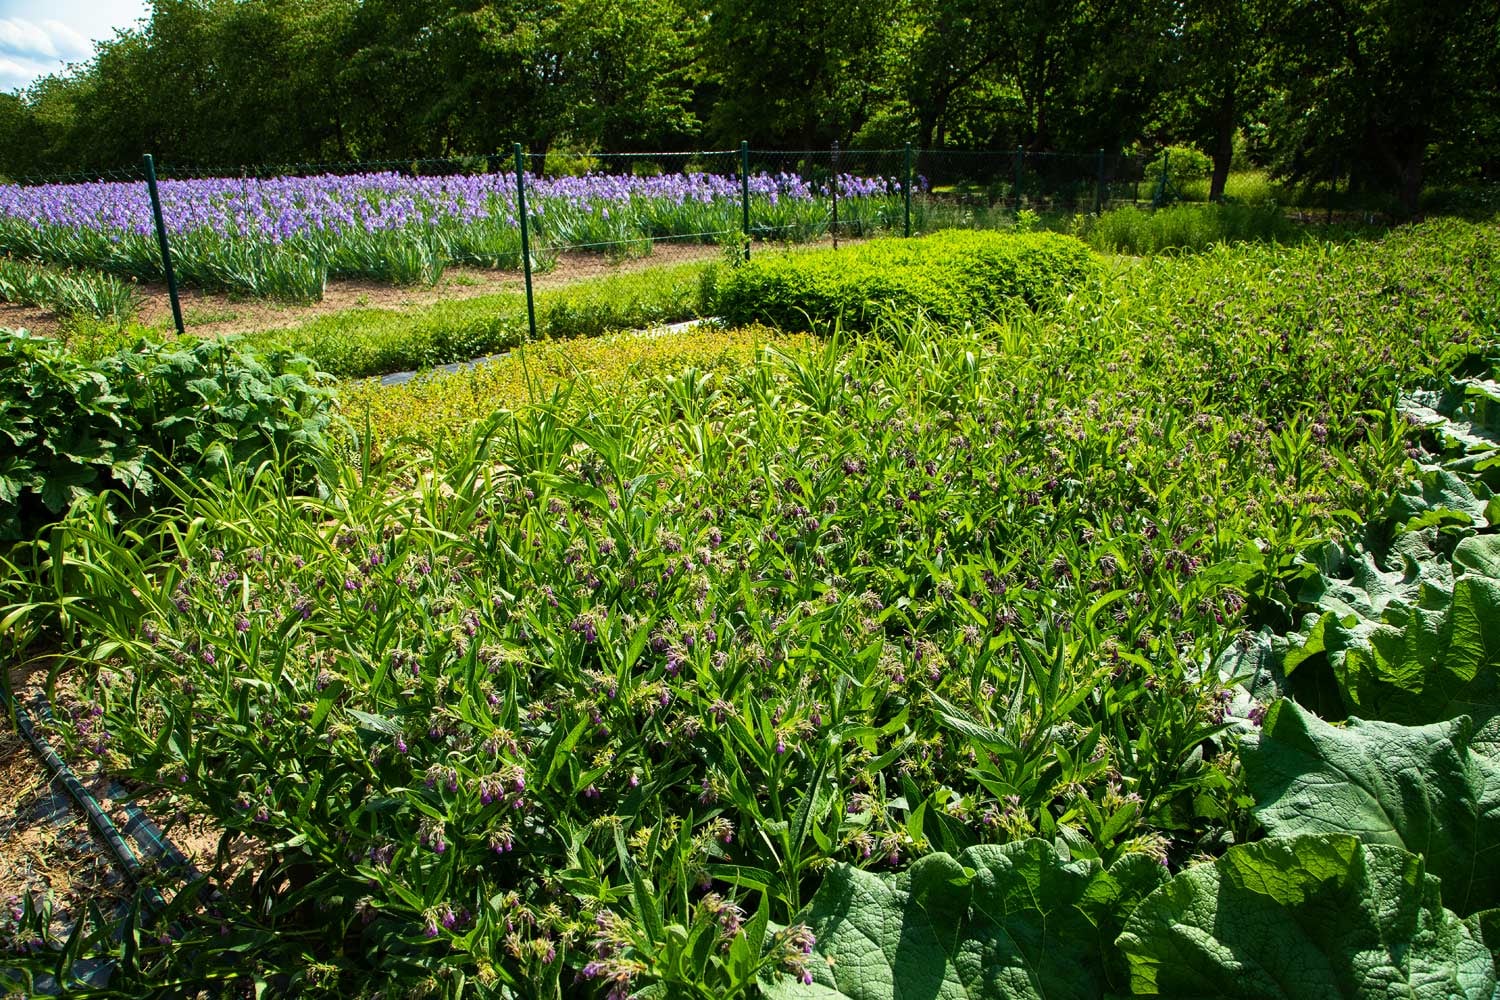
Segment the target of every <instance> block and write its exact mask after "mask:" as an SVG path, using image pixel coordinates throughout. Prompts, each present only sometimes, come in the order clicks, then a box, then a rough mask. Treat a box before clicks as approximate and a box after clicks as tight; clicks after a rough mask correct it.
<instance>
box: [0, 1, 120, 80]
mask: <svg viewBox="0 0 1500 1000" xmlns="http://www.w3.org/2000/svg"><path fill="white" fill-rule="evenodd" d="M146 14H147V4H146V0H0V90H15V89H17V88H22V87H26V86H29V85H30V84H31V83H32V81H33V80H35V79H36V78H37V77H40V76H44V75H46V74H48V73H58V72H62V71H63V70H65V69H66V67H67V65H68V64H69V63H80V62H85V61H87V60H88V59H90V58H92V57H93V54H94V42H95V41H104V40H107V39H109V38H112V37H114V34H115V32H116V31H117V30H119V29H121V28H129V27H131V26H133V25H135V24H137V23H139V21H140V19H141V18H142V17H144V16H145V15H146Z"/></svg>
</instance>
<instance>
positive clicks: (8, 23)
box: [0, 17, 62, 59]
mask: <svg viewBox="0 0 1500 1000" xmlns="http://www.w3.org/2000/svg"><path fill="white" fill-rule="evenodd" d="M52 23H53V24H56V23H57V22H55V21H54V22H52ZM0 54H3V55H8V56H11V57H15V56H40V57H42V58H44V59H61V58H62V53H60V52H58V51H57V46H56V44H54V43H53V41H52V35H51V33H50V32H48V31H47V29H46V28H44V27H42V26H41V25H40V24H37V23H36V22H35V21H28V20H26V19H25V18H24V17H6V18H0Z"/></svg>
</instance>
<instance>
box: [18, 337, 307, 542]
mask: <svg viewBox="0 0 1500 1000" xmlns="http://www.w3.org/2000/svg"><path fill="white" fill-rule="evenodd" d="M318 381H319V379H318V376H317V375H316V373H315V372H314V371H313V369H312V366H311V364H310V362H308V361H307V359H305V358H297V357H292V356H289V355H284V354H278V355H272V356H269V357H266V358H257V357H255V356H254V355H252V354H249V353H246V352H245V351H244V350H242V349H241V348H240V347H239V346H238V345H236V344H234V343H232V342H227V341H218V342H214V341H201V342H198V343H195V344H193V345H192V346H190V347H184V346H182V345H181V344H177V345H165V344H159V343H152V342H150V341H141V342H139V343H137V344H136V345H135V346H134V347H132V348H129V349H126V350H122V351H119V352H117V353H115V354H112V355H110V356H108V357H106V358H104V359H102V360H100V361H98V362H89V361H86V360H84V359H82V358H81V357H79V356H78V355H76V354H74V353H72V352H71V351H69V350H68V349H67V348H66V347H65V346H63V345H62V344H59V343H58V342H56V341H52V340H48V339H45V338H41V337H33V336H30V335H29V334H26V333H24V332H11V331H3V330H0V435H3V436H4V437H5V438H7V439H8V445H9V446H8V447H7V448H6V449H5V450H4V451H3V452H0V539H3V540H8V541H9V540H16V539H20V538H27V537H31V536H32V535H34V534H35V533H36V531H37V529H39V528H40V527H41V526H43V525H45V524H48V523H50V522H52V521H55V520H56V519H57V518H58V516H60V515H61V514H62V513H63V512H64V511H66V510H67V508H68V507H69V506H70V505H71V504H72V503H73V501H75V500H77V499H79V498H82V497H87V496H93V495H96V494H99V493H102V492H104V491H106V490H111V491H118V492H119V494H120V496H121V498H122V501H123V502H125V503H127V504H130V505H132V506H142V505H149V503H150V502H151V501H152V500H153V499H154V498H155V496H156V494H157V489H156V486H157V481H158V480H159V479H160V478H162V477H163V476H165V475H173V476H181V477H183V478H186V479H192V480H203V479H212V478H214V477H216V476H217V475H218V474H219V473H220V472H221V471H222V470H223V469H224V468H225V467H226V466H227V465H241V464H255V463H258V462H260V461H263V460H265V459H269V458H276V459H278V460H279V462H280V464H281V467H282V468H284V469H285V470H286V475H287V477H288V483H289V485H292V486H294V487H296V488H306V487H308V486H311V485H312V484H313V482H314V480H315V479H316V477H317V470H318V468H319V463H320V462H321V460H322V456H323V454H324V445H325V437H324V435H325V432H326V431H327V430H328V428H329V425H330V423H331V422H332V421H333V419H334V417H333V408H332V404H333V397H332V393H331V391H330V390H329V389H327V388H325V387H322V386H320V385H319V384H318Z"/></svg>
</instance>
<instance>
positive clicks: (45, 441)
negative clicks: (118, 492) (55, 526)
mask: <svg viewBox="0 0 1500 1000" xmlns="http://www.w3.org/2000/svg"><path fill="white" fill-rule="evenodd" d="M125 406H126V400H125V399H124V398H123V397H121V396H118V395H115V394H113V393H112V391H111V386H110V383H109V380H108V379H107V378H105V376H104V375H103V374H102V373H100V372H97V371H94V370H92V369H91V368H90V367H89V366H87V365H85V364H83V363H81V362H79V361H77V360H75V359H74V358H73V357H72V356H70V355H69V354H68V353H67V352H66V351H65V350H62V349H61V348H59V347H58V345H57V344H56V343H55V342H53V341H50V340H44V339H41V338H36V337H30V336H27V335H26V334H25V333H10V332H8V331H3V330H0V434H3V435H4V438H5V443H6V447H5V449H4V451H3V453H0V541H12V540H15V539H18V538H26V537H29V536H31V535H32V534H33V533H34V532H35V531H36V529H37V528H38V527H40V526H41V525H42V524H45V523H47V522H49V521H54V520H56V519H57V518H58V517H59V516H61V515H62V514H63V513H64V512H65V511H66V510H67V508H68V506H69V505H70V504H71V503H72V502H73V501H74V500H76V499H78V498H79V497H82V496H88V495H90V494H93V493H97V492H100V491H101V490H106V489H125V490H142V491H147V490H149V489H150V485H151V480H150V476H149V474H148V473H147V471H146V463H145V454H144V449H143V446H142V444H141V442H140V441H139V439H138V437H137V434H136V431H135V427H133V426H132V425H131V424H130V423H129V422H127V420H126V419H125V418H124V417H122V410H124V408H125Z"/></svg>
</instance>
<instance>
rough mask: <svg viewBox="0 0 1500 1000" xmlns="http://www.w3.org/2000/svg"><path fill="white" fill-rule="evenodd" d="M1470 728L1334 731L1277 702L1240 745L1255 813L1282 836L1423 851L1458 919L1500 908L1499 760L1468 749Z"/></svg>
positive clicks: (1356, 724)
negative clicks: (1254, 736) (1331, 837)
mask: <svg viewBox="0 0 1500 1000" xmlns="http://www.w3.org/2000/svg"><path fill="white" fill-rule="evenodd" d="M1472 728H1473V727H1472V725H1471V724H1470V722H1469V720H1468V719H1456V720H1454V721H1451V722H1441V723H1437V724H1435V725H1430V726H1400V725H1394V724H1391V723H1385V722H1362V721H1360V720H1358V719H1353V720H1351V721H1350V723H1349V725H1348V726H1347V727H1344V728H1336V727H1334V726H1330V725H1328V724H1327V723H1326V722H1323V721H1322V720H1320V719H1318V718H1317V717H1316V716H1314V715H1312V714H1311V713H1309V712H1307V711H1305V710H1304V709H1302V708H1301V707H1300V706H1298V705H1297V704H1296V703H1294V702H1290V701H1282V702H1278V703H1277V704H1276V705H1274V706H1273V707H1272V708H1271V710H1270V711H1269V712H1268V713H1267V714H1266V720H1265V725H1264V728H1263V729H1262V730H1261V734H1260V738H1259V739H1258V740H1247V741H1245V743H1244V744H1242V746H1241V748H1240V756H1241V759H1242V760H1243V761H1244V765H1245V778H1246V781H1247V782H1248V784H1249V787H1250V791H1251V792H1252V793H1253V794H1254V796H1255V815H1256V817H1257V818H1258V819H1259V820H1260V821H1261V823H1262V824H1264V825H1265V828H1266V830H1267V832H1269V833H1270V834H1271V835H1272V836H1276V837H1290V836H1295V835H1297V834H1303V833H1350V834H1353V835H1354V836H1356V837H1358V838H1359V839H1360V840H1362V841H1364V842H1365V843H1367V844H1388V845H1391V846H1394V847H1403V848H1405V849H1406V850H1408V851H1411V852H1412V853H1414V854H1421V855H1422V856H1423V858H1424V859H1425V860H1426V862H1427V871H1428V873H1429V874H1431V875H1435V876H1436V877H1437V878H1439V879H1440V880H1441V881H1442V886H1443V904H1444V905H1445V906H1447V907H1448V908H1449V909H1452V910H1454V911H1455V912H1457V913H1459V914H1461V915H1464V916H1467V915H1468V914H1470V913H1474V912H1475V911H1478V910H1483V909H1487V908H1489V907H1493V906H1497V905H1500V761H1495V760H1492V759H1491V758H1489V757H1486V756H1484V755H1482V754H1477V753H1474V752H1473V751H1472V750H1471V748H1470V741H1471V732H1472Z"/></svg>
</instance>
